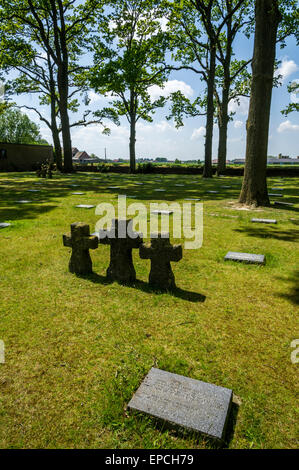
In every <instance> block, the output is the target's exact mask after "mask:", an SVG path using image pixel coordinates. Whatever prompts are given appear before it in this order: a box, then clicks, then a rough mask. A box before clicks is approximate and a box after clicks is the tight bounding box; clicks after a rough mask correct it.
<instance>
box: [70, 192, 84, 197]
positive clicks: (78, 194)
mask: <svg viewBox="0 0 299 470" xmlns="http://www.w3.org/2000/svg"><path fill="white" fill-rule="evenodd" d="M83 194H84V193H79V192H78V193H72V196H83Z"/></svg>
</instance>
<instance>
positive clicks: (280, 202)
mask: <svg viewBox="0 0 299 470" xmlns="http://www.w3.org/2000/svg"><path fill="white" fill-rule="evenodd" d="M293 205H294V204H293V203H292V202H282V201H275V202H274V206H287V207H292V206H293Z"/></svg>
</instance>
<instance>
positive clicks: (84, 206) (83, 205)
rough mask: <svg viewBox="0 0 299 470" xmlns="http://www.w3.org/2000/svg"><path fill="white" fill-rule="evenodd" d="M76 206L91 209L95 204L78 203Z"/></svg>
mask: <svg viewBox="0 0 299 470" xmlns="http://www.w3.org/2000/svg"><path fill="white" fill-rule="evenodd" d="M76 207H78V209H92V208H93V207H95V206H93V205H91V204H78V205H77V206H76Z"/></svg>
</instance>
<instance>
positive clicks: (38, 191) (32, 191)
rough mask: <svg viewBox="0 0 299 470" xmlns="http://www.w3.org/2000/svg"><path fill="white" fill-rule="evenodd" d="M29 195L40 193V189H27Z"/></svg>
mask: <svg viewBox="0 0 299 470" xmlns="http://www.w3.org/2000/svg"><path fill="white" fill-rule="evenodd" d="M27 192H28V193H40V190H39V189H27Z"/></svg>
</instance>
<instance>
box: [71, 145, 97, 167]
mask: <svg viewBox="0 0 299 470" xmlns="http://www.w3.org/2000/svg"><path fill="white" fill-rule="evenodd" d="M72 153H73V163H77V164H78V165H86V164H88V163H98V162H99V159H98V158H92V157H90V156H89V155H88V153H87V152H85V151H83V152H79V150H78V149H77V148H73V149H72Z"/></svg>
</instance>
